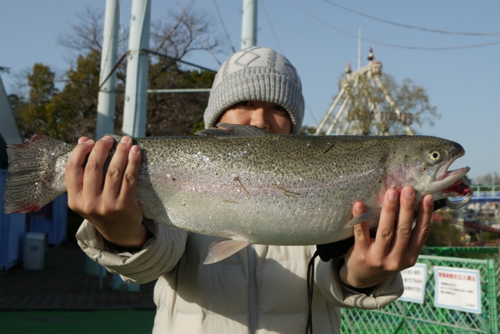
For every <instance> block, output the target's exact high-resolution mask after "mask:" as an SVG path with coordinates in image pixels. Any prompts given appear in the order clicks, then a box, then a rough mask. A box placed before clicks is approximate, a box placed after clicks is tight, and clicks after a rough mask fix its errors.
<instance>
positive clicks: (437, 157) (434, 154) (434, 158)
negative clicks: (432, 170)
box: [429, 150, 441, 163]
mask: <svg viewBox="0 0 500 334" xmlns="http://www.w3.org/2000/svg"><path fill="white" fill-rule="evenodd" d="M429 161H430V162H432V163H436V162H439V161H441V152H439V151H438V150H430V151H429Z"/></svg>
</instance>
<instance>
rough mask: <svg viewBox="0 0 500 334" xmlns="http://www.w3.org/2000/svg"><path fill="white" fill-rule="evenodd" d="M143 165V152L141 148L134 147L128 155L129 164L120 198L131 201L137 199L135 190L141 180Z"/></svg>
mask: <svg viewBox="0 0 500 334" xmlns="http://www.w3.org/2000/svg"><path fill="white" fill-rule="evenodd" d="M140 165H141V150H140V148H139V146H137V145H133V146H132V148H131V149H130V150H129V153H128V164H127V168H126V169H125V173H124V176H123V183H122V190H121V192H120V196H123V197H124V198H127V199H131V197H132V196H133V197H134V198H135V189H136V186H137V180H138V179H139V168H140Z"/></svg>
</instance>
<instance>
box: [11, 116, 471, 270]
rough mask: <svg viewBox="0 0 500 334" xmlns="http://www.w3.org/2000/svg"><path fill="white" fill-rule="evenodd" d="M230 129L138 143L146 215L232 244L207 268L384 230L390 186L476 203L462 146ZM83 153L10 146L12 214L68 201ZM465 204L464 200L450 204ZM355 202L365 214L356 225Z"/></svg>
mask: <svg viewBox="0 0 500 334" xmlns="http://www.w3.org/2000/svg"><path fill="white" fill-rule="evenodd" d="M220 127H223V128H213V129H208V130H203V131H200V132H198V135H199V136H194V137H148V138H136V139H134V142H135V143H136V144H137V145H139V147H140V148H141V152H142V161H141V166H140V172H139V177H138V183H137V189H136V197H137V201H138V202H139V204H140V206H141V208H142V210H143V212H144V215H145V216H146V217H147V218H150V219H152V220H154V221H155V222H156V223H158V224H162V225H165V226H168V227H175V228H180V229H183V230H186V231H190V232H195V233H201V234H207V235H212V236H218V237H222V238H225V240H222V241H218V242H215V243H214V244H212V245H211V247H210V249H209V251H208V256H207V259H206V261H205V262H206V263H213V262H217V261H220V260H222V259H224V258H226V257H228V256H230V255H232V254H234V253H236V252H237V251H238V250H240V249H242V248H244V247H245V246H247V245H248V244H268V245H319V244H327V243H331V242H335V241H339V240H343V239H346V238H349V237H351V236H352V235H353V228H352V227H353V226H354V225H355V224H357V223H360V222H362V221H369V225H370V228H371V229H374V228H376V226H377V224H378V219H377V218H378V217H379V215H380V210H381V207H382V200H383V198H384V193H385V192H386V191H387V189H390V188H395V189H397V190H398V191H400V190H401V189H402V188H403V187H404V186H405V185H412V186H413V187H414V188H415V191H416V198H417V205H418V203H420V201H421V199H422V197H423V196H424V195H426V194H433V195H434V199H435V200H439V199H446V200H445V201H447V204H448V206H450V207H452V208H457V207H460V206H462V205H465V204H466V203H467V202H468V201H469V200H470V198H471V196H472V191H471V189H470V187H469V186H468V185H467V184H466V183H465V182H464V179H463V177H464V176H465V174H466V173H467V172H468V171H469V167H465V168H461V169H458V170H454V171H449V170H448V167H449V166H450V165H451V164H452V163H453V161H455V160H456V159H457V158H459V157H461V156H463V155H464V153H465V152H464V149H463V148H462V146H460V145H459V144H457V143H455V142H451V141H448V140H445V139H441V138H436V137H426V136H384V137H367V136H295V135H276V134H272V133H270V132H268V131H266V130H263V129H259V128H255V127H252V126H247V125H231V124H220ZM114 137H115V138H116V140H117V141H119V138H120V137H119V136H114ZM74 146H75V145H69V144H66V143H63V142H60V141H57V140H55V139H52V138H50V137H47V136H43V135H37V136H35V137H33V138H32V139H31V140H29V141H28V142H25V143H23V144H20V145H13V146H10V147H9V148H8V150H7V151H8V156H9V169H8V179H7V182H6V187H5V196H4V197H5V209H4V210H5V213H12V212H19V213H26V212H30V211H35V210H38V209H40V208H41V207H43V206H44V205H46V204H47V203H49V202H50V201H52V200H53V199H54V198H55V197H57V196H58V195H60V194H62V193H64V192H66V185H65V176H64V173H65V165H66V161H67V160H68V157H69V155H70V153H71V151H72V150H73V148H74ZM112 154H113V152H111V153H110V155H112ZM457 196H461V197H464V196H465V198H463V199H462V200H461V201H459V202H456V201H455V202H452V201H449V200H448V198H449V197H457ZM356 201H362V202H363V203H364V204H365V207H366V211H367V212H366V213H365V214H364V215H362V216H360V217H358V218H356V219H353V217H352V213H351V208H352V205H353V204H354V202H356Z"/></svg>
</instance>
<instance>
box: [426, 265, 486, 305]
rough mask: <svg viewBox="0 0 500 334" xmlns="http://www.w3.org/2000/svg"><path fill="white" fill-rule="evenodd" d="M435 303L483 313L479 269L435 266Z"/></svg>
mask: <svg viewBox="0 0 500 334" xmlns="http://www.w3.org/2000/svg"><path fill="white" fill-rule="evenodd" d="M434 279H435V281H436V287H435V290H434V305H435V306H436V307H442V308H449V309H453V310H459V311H464V312H471V313H481V289H480V283H481V276H480V273H479V270H475V269H463V268H449V267H434Z"/></svg>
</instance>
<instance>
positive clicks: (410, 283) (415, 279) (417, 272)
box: [399, 263, 427, 304]
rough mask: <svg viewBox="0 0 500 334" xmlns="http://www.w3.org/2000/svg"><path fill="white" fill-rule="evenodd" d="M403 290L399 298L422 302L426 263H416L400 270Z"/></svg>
mask: <svg viewBox="0 0 500 334" xmlns="http://www.w3.org/2000/svg"><path fill="white" fill-rule="evenodd" d="M401 275H402V276H403V285H404V287H405V292H404V293H403V295H402V296H401V297H399V300H403V301H406V302H413V303H419V304H423V303H424V299H425V284H426V282H427V265H426V264H425V263H417V264H416V265H414V266H413V267H411V268H408V269H405V270H403V271H402V272H401Z"/></svg>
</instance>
